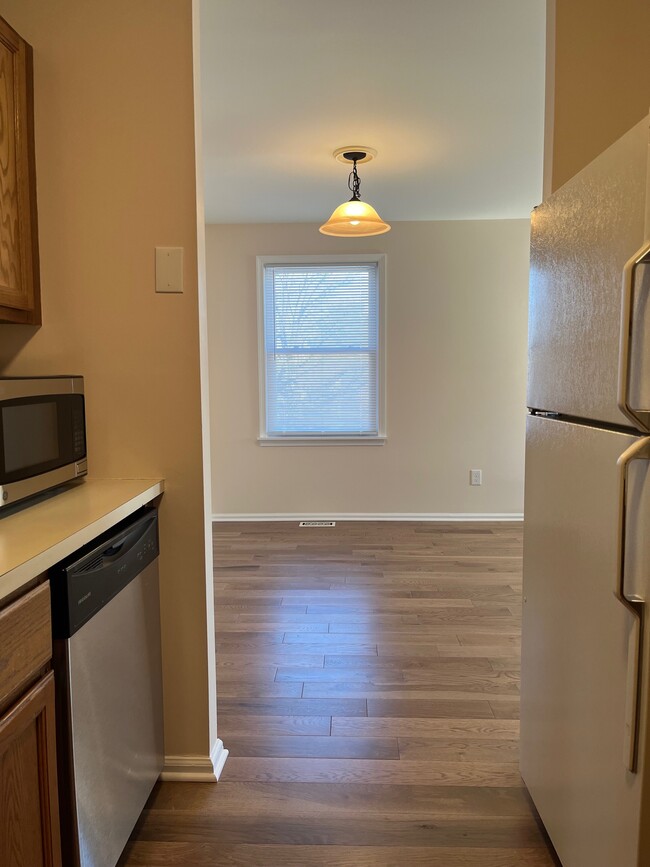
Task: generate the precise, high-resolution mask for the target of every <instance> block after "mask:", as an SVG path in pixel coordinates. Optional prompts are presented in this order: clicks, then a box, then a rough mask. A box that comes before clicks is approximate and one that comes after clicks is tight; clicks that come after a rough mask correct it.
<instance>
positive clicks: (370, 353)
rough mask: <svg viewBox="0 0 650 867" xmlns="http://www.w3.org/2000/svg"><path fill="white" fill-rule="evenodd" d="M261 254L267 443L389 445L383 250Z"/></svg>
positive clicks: (262, 391) (263, 431)
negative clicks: (379, 252) (315, 254)
mask: <svg viewBox="0 0 650 867" xmlns="http://www.w3.org/2000/svg"><path fill="white" fill-rule="evenodd" d="M257 261H258V293H259V295H258V304H259V343H260V417H261V423H260V427H261V430H260V442H262V443H265V442H284V443H285V444H286V443H291V442H293V443H296V442H303V443H304V442H309V441H312V442H317V441H325V440H326V441H330V442H332V441H336V442H346V443H348V442H352V443H354V442H358V443H362V442H372V443H379V444H380V443H383V441H384V439H385V435H384V424H383V415H384V398H383V387H384V375H383V354H384V336H383V315H384V287H383V283H384V256H383V255H376V254H373V255H365V256H363V255H359V256H357V255H355V256H346V255H341V256H331V257H328V256H321V257H299V258H298V257H283V258H279V257H274V256H273V257H271V256H260V257H258V260H257Z"/></svg>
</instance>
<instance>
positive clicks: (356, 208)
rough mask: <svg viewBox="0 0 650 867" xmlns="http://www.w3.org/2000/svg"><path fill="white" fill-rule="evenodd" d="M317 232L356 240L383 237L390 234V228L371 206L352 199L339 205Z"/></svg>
mask: <svg viewBox="0 0 650 867" xmlns="http://www.w3.org/2000/svg"><path fill="white" fill-rule="evenodd" d="M318 231H319V232H322V233H323V235H339V236H342V237H357V238H358V237H361V236H363V235H383V234H384V232H390V226H389V225H388V223H384V221H383V220H382V218H381V217H380V216H379V214H378V213H377V211H375V209H374V208H373V207H372V205H368V204H367V203H366V202H362V201H360V200H358V199H352V200H351V201H349V202H343V204H342V205H339V206H338V208H337V209H336V210H335V211H334V213H333V214H332V216H331V217H330V218H329V220H328V221H327V222H326V223H324V224H323V225H322V226H321V227H320V229H319V230H318Z"/></svg>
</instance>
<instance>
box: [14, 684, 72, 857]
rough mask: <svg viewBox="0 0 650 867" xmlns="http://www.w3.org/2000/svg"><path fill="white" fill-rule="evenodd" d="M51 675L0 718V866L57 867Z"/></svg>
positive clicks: (56, 811)
mask: <svg viewBox="0 0 650 867" xmlns="http://www.w3.org/2000/svg"><path fill="white" fill-rule="evenodd" d="M55 750H56V745H55V719H54V675H53V674H52V672H50V673H49V674H47V675H46V676H45V677H43V678H42V679H41V680H39V681H38V683H37V684H36V685H35V686H34V687H32V689H30V690H29V692H27V693H26V694H25V695H24V696H23V697H22V698H21V699H20V700H19V701H18V702H16V704H15V705H13V707H11V708H10V709H9V710H8V711H7V713H6V714H5V715H4V716H3V717H2V718H0V816H2V821H1V822H0V864H2V865H3V867H61V844H60V833H59V808H58V797H57V786H56V753H55Z"/></svg>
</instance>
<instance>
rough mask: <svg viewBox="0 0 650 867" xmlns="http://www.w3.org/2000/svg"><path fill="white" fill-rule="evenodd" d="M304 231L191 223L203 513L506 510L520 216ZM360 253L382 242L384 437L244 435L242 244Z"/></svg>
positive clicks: (513, 477) (251, 317)
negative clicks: (202, 316)
mask: <svg viewBox="0 0 650 867" xmlns="http://www.w3.org/2000/svg"><path fill="white" fill-rule="evenodd" d="M317 229H318V227H317V225H316V224H304V223H303V224H300V223H297V224H264V225H261V224H260V225H211V226H208V227H207V275H208V328H209V342H210V388H211V401H210V402H211V405H212V406H214V407H218V408H219V411H218V413H215V415H214V417H213V418H212V478H213V509H214V512H215V513H216V514H219V515H233V514H284V513H292V514H293V513H296V514H301V515H304V516H306V517H309V516H310V515H313V514H325V513H336V514H341V513H346V514H347V513H363V514H366V513H369V514H386V515H392V514H423V515H425V514H432V513H519V512H521V511H522V510H523V465H524V460H523V453H524V428H525V378H526V337H527V329H526V310H527V293H528V237H529V223H528V221H527V220H505V221H456V222H403V223H396V224H394V225H393V229H392V231H391V232H389V233H388V234H387V235H383V236H380V237H378V238H367V239H354V240H352V241H351V240H350V239H339V238H328V237H325V236H323V235H320V234H319V232H318V231H317ZM371 251H372V252H384V253H386V254H387V292H388V303H387V327H388V365H387V389H388V391H387V400H388V411H387V429H388V442H387V443H386V445H385V446H382V447H378V446H324V447H321V446H277V447H274V446H264V447H261V446H259V445H258V443H257V441H256V438H257V436H258V431H259V418H258V374H257V320H256V283H255V256H256V255H264V254H266V255H284V254H286V255H295V254H301V253H304V254H313V253H335V252H355V253H356V252H371ZM470 468H480V469H482V470H483V486H482V487H470V486H469V470H470Z"/></svg>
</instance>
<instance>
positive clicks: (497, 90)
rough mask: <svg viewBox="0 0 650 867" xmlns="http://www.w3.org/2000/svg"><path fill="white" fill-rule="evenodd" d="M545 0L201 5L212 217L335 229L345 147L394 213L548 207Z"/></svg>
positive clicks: (437, 216)
mask: <svg viewBox="0 0 650 867" xmlns="http://www.w3.org/2000/svg"><path fill="white" fill-rule="evenodd" d="M544 10H545V0H202V3H201V16H202V17H201V66H202V91H203V153H204V170H205V200H206V219H207V221H208V222H211V223H254V222H302V221H324V220H325V219H327V217H329V215H330V213H331V211H332V210H333V209H334V208H335V207H336V206H337V205H338V204H340V203H341V202H342V201H344V200H345V199H347V198H349V193H348V191H347V167H346V166H343V165H341V164H340V163H338V162H336V161H335V160H334V158H333V157H332V151H333V150H334V149H335V148H337V147H341V146H344V145H368V146H370V147H373V148H376V150H377V151H378V157H377V158H376V159H375V160H374V161H373V162H372V163H370V164H369V165H362V166H360V167H359V175H360V177H361V197H362V198H363V199H364V200H366V201H369V202H370V203H371V204H373V205H374V206H375V207H376V208H377V210H378V211H379V213H380V214H381V216H382V217H383V218H384V219H386V220H388V221H389V222H390V221H394V220H449V219H452V220H457V219H506V218H516V217H527V216H528V214H529V212H530V210H531V208H532V207H533V206H534V205H535V204H537V203H538V202H539V201H540V200H541V189H542V145H543V110H544V33H545V11H544Z"/></svg>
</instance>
